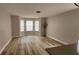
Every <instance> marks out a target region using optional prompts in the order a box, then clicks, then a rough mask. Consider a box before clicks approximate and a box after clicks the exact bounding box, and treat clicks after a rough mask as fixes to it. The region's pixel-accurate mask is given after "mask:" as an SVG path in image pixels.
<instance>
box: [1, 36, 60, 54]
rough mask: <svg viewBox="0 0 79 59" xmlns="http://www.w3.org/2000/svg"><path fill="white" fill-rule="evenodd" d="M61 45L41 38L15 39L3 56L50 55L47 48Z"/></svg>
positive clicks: (26, 37)
mask: <svg viewBox="0 0 79 59" xmlns="http://www.w3.org/2000/svg"><path fill="white" fill-rule="evenodd" d="M60 45H61V44H60V43H58V42H56V41H54V40H52V39H49V38H46V37H40V36H25V37H21V38H16V39H13V40H12V41H11V42H10V43H9V45H8V46H7V47H6V48H5V49H4V51H3V52H2V55H48V53H47V51H46V50H45V49H46V48H49V47H54V46H60Z"/></svg>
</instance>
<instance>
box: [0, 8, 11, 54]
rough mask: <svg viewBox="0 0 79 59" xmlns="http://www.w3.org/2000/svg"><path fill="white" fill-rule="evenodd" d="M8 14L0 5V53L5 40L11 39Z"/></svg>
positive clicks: (5, 42)
mask: <svg viewBox="0 0 79 59" xmlns="http://www.w3.org/2000/svg"><path fill="white" fill-rule="evenodd" d="M10 25H11V24H10V15H9V13H7V12H6V10H5V9H4V8H2V7H0V53H1V51H2V49H3V48H4V46H5V45H6V44H7V42H8V41H9V40H10V39H11V26H10Z"/></svg>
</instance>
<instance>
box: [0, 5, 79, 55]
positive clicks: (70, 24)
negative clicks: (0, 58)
mask: <svg viewBox="0 0 79 59" xmlns="http://www.w3.org/2000/svg"><path fill="white" fill-rule="evenodd" d="M78 54H79V4H78V3H0V55H78Z"/></svg>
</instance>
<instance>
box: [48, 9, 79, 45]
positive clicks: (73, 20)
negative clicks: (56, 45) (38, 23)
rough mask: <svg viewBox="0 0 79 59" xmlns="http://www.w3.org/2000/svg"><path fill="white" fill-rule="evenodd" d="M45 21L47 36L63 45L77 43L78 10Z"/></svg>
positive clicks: (78, 28) (78, 31)
mask: <svg viewBox="0 0 79 59" xmlns="http://www.w3.org/2000/svg"><path fill="white" fill-rule="evenodd" d="M47 21H48V27H47V36H49V37H51V38H54V39H56V40H58V41H60V42H62V43H64V44H71V43H75V42H76V41H77V39H78V36H79V35H78V34H79V9H76V10H72V11H69V12H66V13H63V14H60V15H56V16H50V17H48V19H47Z"/></svg>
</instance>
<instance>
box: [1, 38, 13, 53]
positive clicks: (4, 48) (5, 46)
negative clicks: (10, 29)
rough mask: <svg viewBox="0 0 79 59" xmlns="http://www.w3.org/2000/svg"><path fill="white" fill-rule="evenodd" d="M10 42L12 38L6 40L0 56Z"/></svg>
mask: <svg viewBox="0 0 79 59" xmlns="http://www.w3.org/2000/svg"><path fill="white" fill-rule="evenodd" d="M11 40H12V38H10V39H9V40H8V42H7V43H6V44H5V45H4V46H3V48H2V49H1V50H0V54H1V53H2V52H3V50H4V49H5V47H6V46H7V45H8V44H9V42H10V41H11Z"/></svg>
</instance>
